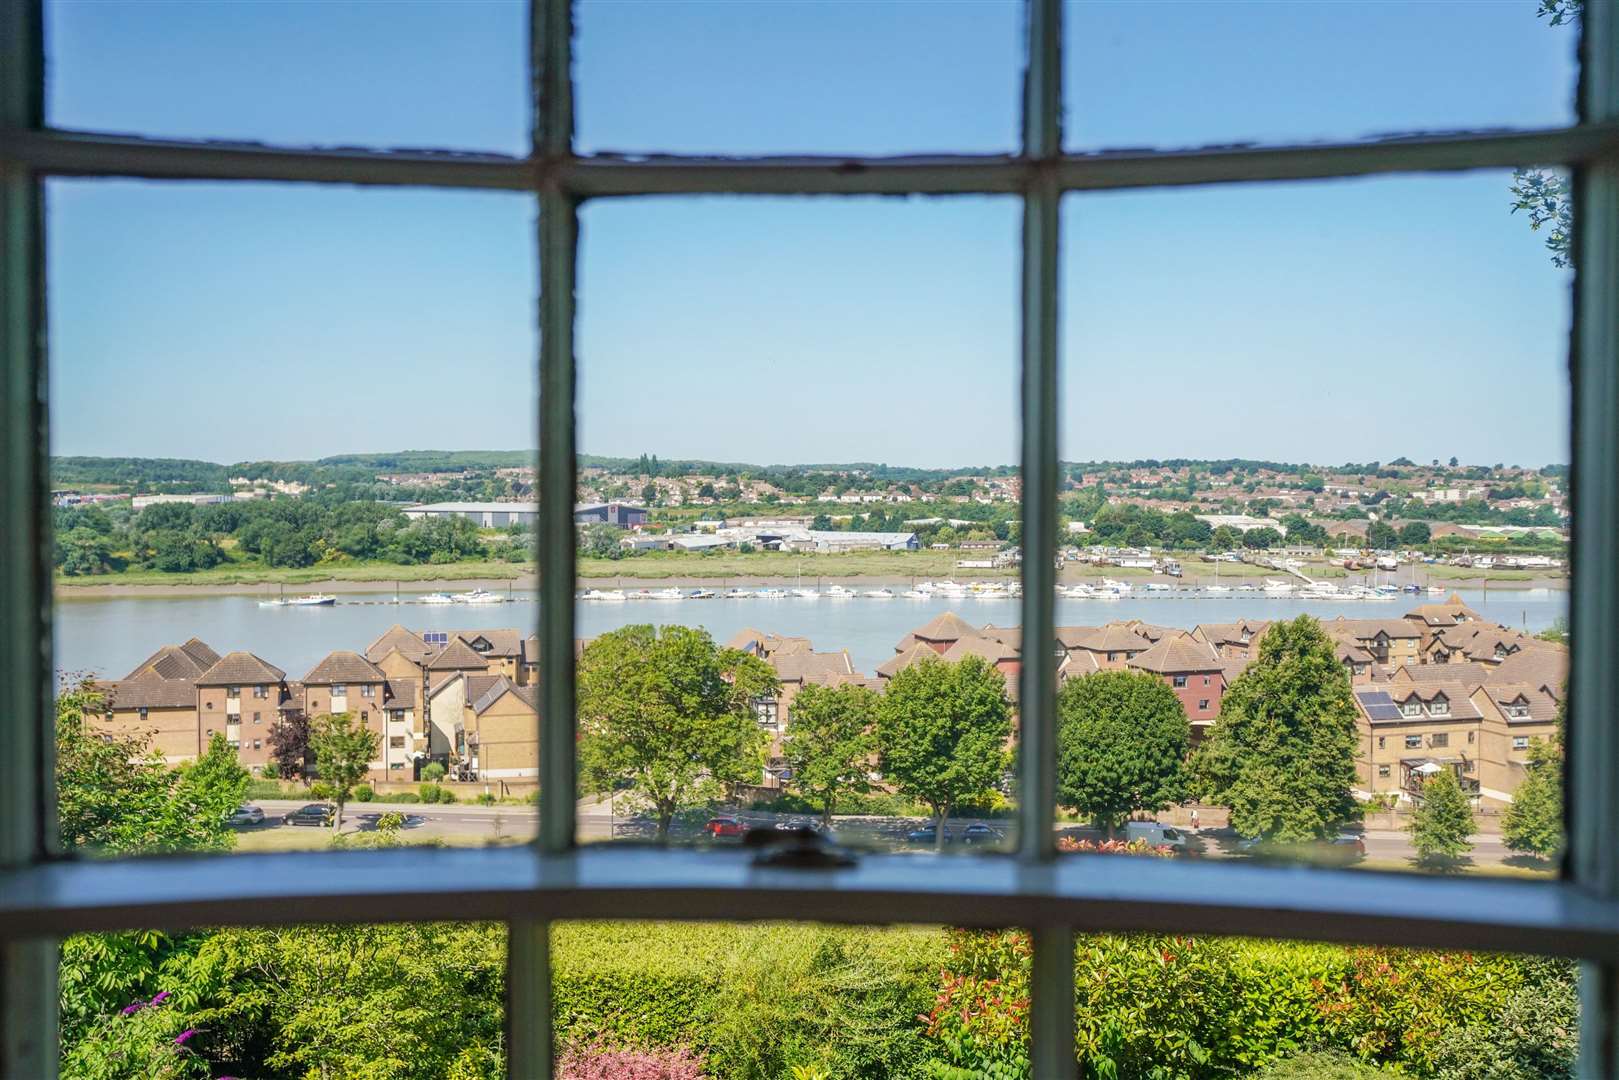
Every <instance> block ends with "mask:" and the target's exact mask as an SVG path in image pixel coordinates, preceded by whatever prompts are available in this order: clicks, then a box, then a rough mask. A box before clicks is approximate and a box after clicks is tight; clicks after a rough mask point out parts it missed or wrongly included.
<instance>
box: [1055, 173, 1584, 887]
mask: <svg viewBox="0 0 1619 1080" xmlns="http://www.w3.org/2000/svg"><path fill="white" fill-rule="evenodd" d="M1561 182H1562V181H1561V180H1560V178H1559V177H1558V176H1557V175H1556V174H1553V173H1550V172H1543V171H1542V172H1534V171H1531V172H1526V173H1524V174H1521V175H1519V176H1518V177H1516V178H1514V176H1513V175H1512V174H1510V173H1503V172H1483V173H1474V174H1470V175H1466V176H1445V177H1400V178H1388V179H1378V180H1368V181H1344V182H1332V183H1310V184H1285V185H1271V186H1265V187H1260V186H1237V187H1223V188H1211V189H1205V190H1176V191H1166V192H1155V193H1131V194H1108V195H1098V196H1094V197H1091V196H1087V197H1083V198H1075V199H1072V200H1070V202H1069V203H1068V207H1069V209H1070V210H1071V212H1072V213H1071V216H1070V217H1069V232H1068V237H1067V239H1068V246H1067V249H1066V257H1067V260H1068V262H1067V266H1066V281H1065V287H1066V290H1067V293H1066V299H1067V301H1068V305H1069V306H1068V308H1067V311H1068V316H1067V319H1066V326H1067V327H1068V337H1067V339H1066V342H1065V352H1066V357H1065V359H1066V365H1067V366H1066V371H1065V379H1064V398H1063V416H1064V420H1065V422H1066V431H1065V433H1064V435H1065V437H1064V441H1063V456H1064V459H1065V461H1066V462H1068V464H1067V465H1066V473H1067V475H1066V478H1065V485H1064V491H1063V493H1062V504H1063V512H1064V515H1065V518H1066V519H1067V524H1066V525H1065V529H1066V530H1068V532H1069V534H1070V535H1069V546H1068V548H1067V551H1066V556H1067V561H1066V565H1065V566H1064V569H1063V571H1062V575H1061V577H1062V581H1063V583H1064V596H1063V597H1062V598H1061V600H1060V602H1059V610H1058V622H1059V625H1060V626H1061V627H1063V629H1062V630H1061V631H1059V638H1060V639H1061V640H1062V642H1063V647H1064V648H1065V649H1066V650H1067V652H1068V655H1069V666H1068V668H1067V670H1066V674H1067V676H1068V677H1067V678H1066V679H1065V682H1064V684H1063V688H1062V691H1061V695H1060V696H1061V699H1062V702H1063V704H1062V706H1061V707H1060V710H1059V711H1060V712H1061V713H1062V714H1063V716H1064V720H1063V724H1064V726H1065V728H1066V730H1065V732H1064V734H1063V736H1062V737H1061V739H1060V742H1061V744H1062V755H1063V756H1062V758H1060V765H1059V773H1060V774H1061V775H1062V779H1061V780H1060V784H1061V785H1062V786H1063V788H1064V792H1065V794H1064V799H1063V801H1064V803H1065V804H1066V805H1067V806H1068V807H1069V808H1070V810H1071V812H1072V813H1073V815H1074V819H1073V820H1072V821H1071V822H1070V823H1069V825H1068V826H1067V827H1066V829H1067V831H1068V833H1069V835H1070V836H1071V837H1072V839H1073V840H1074V841H1076V842H1087V841H1089V842H1100V841H1101V840H1103V839H1104V834H1105V830H1103V831H1093V830H1091V829H1089V828H1087V827H1086V825H1087V824H1088V823H1091V822H1095V823H1097V824H1100V825H1103V826H1106V825H1112V826H1113V827H1114V829H1115V830H1116V833H1117V835H1118V836H1119V837H1120V838H1122V839H1127V840H1139V841H1142V842H1144V843H1146V844H1148V845H1152V846H1156V845H1164V846H1168V847H1171V848H1173V849H1174V850H1176V851H1177V852H1179V851H1183V850H1184V851H1186V852H1187V853H1198V854H1201V855H1204V856H1208V857H1221V858H1225V857H1240V858H1248V857H1289V858H1291V857H1306V858H1312V859H1318V860H1322V861H1328V862H1341V863H1349V864H1352V865H1358V866H1369V867H1378V868H1386V869H1396V868H1398V869H1407V868H1414V867H1434V868H1443V869H1466V870H1473V871H1479V872H1491V873H1522V874H1542V875H1544V874H1549V873H1550V872H1551V869H1552V865H1553V864H1552V863H1551V862H1550V861H1548V857H1550V856H1552V855H1554V854H1555V852H1556V850H1557V848H1558V846H1559V843H1560V835H1559V834H1560V831H1561V821H1560V818H1561V806H1562V797H1561V783H1560V778H1559V773H1560V770H1561V751H1560V749H1559V748H1558V747H1557V745H1556V739H1557V735H1558V731H1559V724H1558V717H1559V716H1560V715H1561V713H1562V709H1563V704H1562V703H1563V700H1564V683H1565V680H1566V674H1567V669H1568V647H1567V634H1566V627H1567V623H1566V617H1565V616H1566V612H1567V610H1568V590H1569V580H1568V576H1567V569H1568V561H1567V555H1568V553H1567V538H1568V530H1567V526H1568V513H1569V506H1568V489H1567V480H1568V470H1567V463H1568V460H1569V424H1568V415H1569V411H1568V410H1569V403H1568V376H1567V363H1566V357H1567V349H1568V328H1569V320H1570V314H1569V312H1570V308H1569V299H1570V292H1569V286H1570V275H1569V272H1568V271H1567V270H1566V269H1563V268H1561V267H1560V266H1559V265H1557V263H1558V262H1560V261H1562V256H1563V253H1564V251H1563V249H1560V248H1559V247H1558V245H1557V244H1556V243H1555V242H1553V240H1551V239H1549V236H1550V235H1551V234H1553V232H1554V230H1556V229H1558V228H1560V227H1561V228H1566V221H1565V222H1564V223H1563V225H1562V226H1559V225H1558V223H1557V221H1556V218H1557V214H1556V212H1555V211H1554V212H1553V213H1552V215H1551V216H1552V219H1553V220H1552V221H1551V222H1550V223H1548V224H1547V225H1546V226H1545V227H1543V228H1542V229H1541V230H1540V231H1539V232H1538V233H1537V232H1535V231H1532V230H1531V228H1530V222H1529V221H1527V220H1526V219H1525V215H1523V214H1518V215H1513V214H1511V213H1509V212H1508V211H1507V207H1509V206H1510V205H1511V203H1512V201H1513V199H1514V198H1515V197H1516V196H1515V194H1514V192H1515V191H1516V192H1531V193H1533V191H1535V190H1539V191H1540V193H1541V194H1540V196H1535V197H1536V198H1542V197H1551V198H1553V199H1554V200H1555V199H1557V198H1558V196H1556V194H1555V193H1556V191H1557V190H1558V187H1557V186H1558V185H1559V184H1560V183H1561ZM1536 185H1539V188H1538V189H1537V188H1536ZM1562 198H1563V199H1564V200H1565V201H1564V204H1563V205H1564V208H1565V212H1566V197H1562ZM1548 248H1550V249H1551V250H1548ZM1121 405H1124V406H1125V407H1122V408H1121V407H1120V406H1121ZM1110 581H1111V582H1112V583H1113V584H1109V582H1110ZM1301 620H1302V621H1301ZM1187 741H1189V743H1190V746H1191V750H1190V753H1184V752H1183V751H1182V750H1181V747H1182V746H1184V745H1185V744H1186V742H1187ZM1123 777H1129V778H1130V780H1129V782H1125V781H1124V780H1123V779H1121V778H1123ZM1142 792H1149V793H1151V794H1150V795H1143V794H1142ZM1194 812H1195V814H1196V817H1195V818H1194ZM1153 815H1156V818H1157V821H1156V822H1155V823H1154V822H1147V821H1141V822H1136V823H1130V824H1126V821H1125V819H1127V818H1130V817H1140V818H1146V817H1150V816H1153ZM1532 826H1533V827H1532ZM1451 840H1454V841H1456V843H1451V842H1450V841H1451ZM1468 843H1470V844H1471V847H1470V848H1468V847H1466V846H1465V845H1466V844H1468ZM1425 851H1426V852H1427V857H1421V856H1423V853H1424V852H1425Z"/></svg>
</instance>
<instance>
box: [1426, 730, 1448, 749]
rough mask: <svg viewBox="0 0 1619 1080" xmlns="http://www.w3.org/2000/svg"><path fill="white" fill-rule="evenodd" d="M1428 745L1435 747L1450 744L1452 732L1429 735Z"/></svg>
mask: <svg viewBox="0 0 1619 1080" xmlns="http://www.w3.org/2000/svg"><path fill="white" fill-rule="evenodd" d="M1428 745H1429V746H1433V747H1441V746H1449V745H1450V734H1449V733H1448V732H1436V733H1435V734H1433V735H1431V736H1429V737H1428Z"/></svg>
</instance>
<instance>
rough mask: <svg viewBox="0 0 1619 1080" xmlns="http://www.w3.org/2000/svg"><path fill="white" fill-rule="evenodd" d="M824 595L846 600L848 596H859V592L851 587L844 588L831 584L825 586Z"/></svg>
mask: <svg viewBox="0 0 1619 1080" xmlns="http://www.w3.org/2000/svg"><path fill="white" fill-rule="evenodd" d="M826 595H827V596H829V597H831V598H832V599H833V600H848V599H849V598H850V597H854V596H859V595H860V594H859V593H857V592H855V591H854V590H853V589H846V588H844V587H843V586H842V585H832V586H829V587H828V588H827V590H826Z"/></svg>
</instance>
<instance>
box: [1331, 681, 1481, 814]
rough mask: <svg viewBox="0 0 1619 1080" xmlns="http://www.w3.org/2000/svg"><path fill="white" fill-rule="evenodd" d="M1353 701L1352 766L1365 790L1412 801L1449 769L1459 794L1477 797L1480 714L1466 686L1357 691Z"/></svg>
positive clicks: (1404, 686)
mask: <svg viewBox="0 0 1619 1080" xmlns="http://www.w3.org/2000/svg"><path fill="white" fill-rule="evenodd" d="M1354 700H1355V705H1356V708H1357V727H1358V728H1359V739H1360V751H1359V753H1358V754H1357V760H1356V763H1355V767H1356V771H1357V773H1358V774H1359V780H1360V784H1361V786H1362V789H1363V790H1364V791H1365V792H1367V793H1368V794H1370V795H1393V796H1396V797H1397V798H1401V799H1410V798H1413V797H1417V796H1420V794H1421V792H1422V785H1423V783H1424V782H1426V781H1427V780H1428V778H1429V777H1430V776H1432V775H1434V774H1435V773H1437V772H1439V771H1440V770H1442V769H1450V770H1451V771H1452V772H1454V773H1455V774H1456V779H1457V781H1458V782H1459V783H1460V784H1461V785H1462V790H1464V791H1466V792H1468V793H1470V794H1473V795H1477V794H1479V789H1480V770H1479V754H1480V751H1481V749H1482V747H1481V746H1480V737H1481V735H1482V733H1483V724H1482V721H1483V714H1482V713H1481V712H1480V711H1479V708H1478V706H1477V705H1476V704H1475V703H1474V702H1473V700H1472V695H1471V693H1470V692H1469V690H1468V689H1467V687H1466V686H1464V685H1463V684H1461V683H1455V682H1421V683H1414V682H1402V683H1394V684H1390V685H1388V686H1386V687H1382V686H1379V687H1368V688H1366V689H1359V690H1356V691H1355V692H1354Z"/></svg>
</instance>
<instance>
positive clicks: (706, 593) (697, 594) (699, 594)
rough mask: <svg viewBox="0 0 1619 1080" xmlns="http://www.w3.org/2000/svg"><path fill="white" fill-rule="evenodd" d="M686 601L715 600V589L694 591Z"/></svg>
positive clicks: (688, 594)
mask: <svg viewBox="0 0 1619 1080" xmlns="http://www.w3.org/2000/svg"><path fill="white" fill-rule="evenodd" d="M686 599H687V600H712V599H714V590H713V589H693V590H692V591H691V592H689V593H687V594H686Z"/></svg>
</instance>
